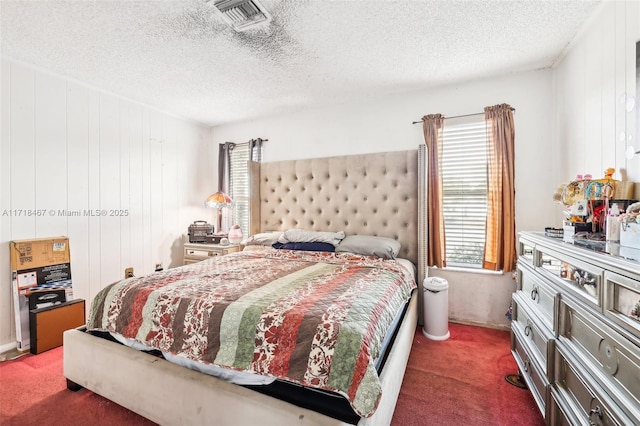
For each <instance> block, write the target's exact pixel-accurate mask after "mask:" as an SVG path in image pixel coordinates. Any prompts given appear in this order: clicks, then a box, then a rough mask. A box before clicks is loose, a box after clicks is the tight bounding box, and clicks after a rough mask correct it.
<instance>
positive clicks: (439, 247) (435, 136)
mask: <svg viewBox="0 0 640 426" xmlns="http://www.w3.org/2000/svg"><path fill="white" fill-rule="evenodd" d="M422 122H423V123H422V130H423V132H424V143H425V144H426V145H427V162H428V167H429V170H428V175H427V176H428V182H427V190H428V194H427V232H428V241H427V253H428V258H427V263H428V266H437V267H438V268H444V267H445V266H446V258H445V250H446V245H445V238H444V237H445V234H444V216H443V213H442V172H441V169H440V156H441V154H442V143H441V142H442V140H441V132H440V129H442V127H443V126H444V116H443V115H442V114H431V115H425V116H424V117H422Z"/></svg>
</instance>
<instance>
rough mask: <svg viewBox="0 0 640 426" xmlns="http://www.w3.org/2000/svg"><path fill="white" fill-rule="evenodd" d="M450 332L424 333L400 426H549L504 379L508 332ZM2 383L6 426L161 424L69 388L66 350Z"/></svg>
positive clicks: (453, 327)
mask: <svg viewBox="0 0 640 426" xmlns="http://www.w3.org/2000/svg"><path fill="white" fill-rule="evenodd" d="M450 332H451V338H450V339H449V340H446V341H443V342H436V341H431V340H428V339H427V338H425V337H423V336H422V334H421V332H420V329H416V335H415V338H414V343H413V349H412V352H411V357H410V359H409V364H408V366H407V372H406V374H405V377H404V382H403V387H402V392H401V394H400V398H399V399H398V405H397V407H396V411H395V415H394V418H393V422H392V424H393V425H394V426H404V425H454V424H455V425H532V426H537V425H543V424H544V422H543V420H542V416H541V415H540V413H539V411H538V409H537V408H536V406H535V403H534V401H533V397H532V396H531V394H530V393H529V391H527V390H522V389H518V388H517V387H515V386H512V385H509V384H508V383H507V382H506V381H505V380H504V376H505V375H506V374H509V373H514V372H516V371H517V370H516V366H515V362H514V360H513V357H512V356H511V354H510V352H509V333H508V332H505V331H497V330H492V329H486V328H480V327H472V326H465V325H458V324H450ZM87 362H91V360H87ZM112 368H113V367H112ZM0 383H1V386H0V424H2V425H3V426H9V425H21V426H24V425H35V424H38V425H42V426H46V425H60V424H65V425H91V426H101V425H105V426H106V425H153V424H154V423H152V422H151V421H149V420H147V419H145V418H143V417H141V416H138V415H137V414H135V413H133V412H131V411H129V410H127V409H125V408H122V407H120V406H119V405H117V404H114V403H113V402H111V401H109V400H106V399H105V398H102V397H100V396H98V395H96V394H94V393H93V392H90V391H88V390H86V389H83V390H81V391H79V392H70V391H68V390H67V389H66V380H65V379H64V377H63V375H62V348H56V349H52V350H50V351H47V352H44V353H42V354H39V355H31V354H28V355H24V356H23V357H21V358H18V359H16V360H12V361H4V362H0Z"/></svg>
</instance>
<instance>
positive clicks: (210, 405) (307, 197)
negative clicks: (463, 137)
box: [63, 148, 424, 425]
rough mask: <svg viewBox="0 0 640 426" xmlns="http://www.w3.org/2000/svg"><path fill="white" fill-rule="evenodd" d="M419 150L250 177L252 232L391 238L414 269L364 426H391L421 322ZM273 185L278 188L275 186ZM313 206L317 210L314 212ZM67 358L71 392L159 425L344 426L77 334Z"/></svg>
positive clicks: (272, 167)
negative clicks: (414, 280)
mask: <svg viewBox="0 0 640 426" xmlns="http://www.w3.org/2000/svg"><path fill="white" fill-rule="evenodd" d="M419 151H420V152H419V153H418V152H417V151H402V152H392V153H382V154H367V155H359V156H348V157H331V158H326V159H313V160H295V161H287V162H278V163H264V164H262V165H260V167H259V169H260V170H258V171H257V173H259V175H254V177H253V178H252V182H253V185H254V186H253V190H252V196H253V197H259V200H260V209H259V211H260V215H256V214H255V212H256V210H255V208H254V207H252V211H253V212H254V215H253V216H252V225H251V226H252V231H253V232H258V231H261V230H273V229H288V228H293V227H299V228H306V229H317V230H328V231H330V230H340V229H342V230H344V231H345V232H346V233H347V234H356V233H358V234H369V235H381V236H389V237H393V238H397V239H398V241H400V242H401V243H402V246H403V249H402V250H403V251H402V252H401V256H402V257H405V258H408V259H409V260H412V261H413V262H414V263H415V264H417V265H418V285H419V289H418V291H416V292H414V294H413V297H412V299H411V301H410V304H409V307H408V310H407V313H406V315H405V317H404V319H403V321H402V322H401V324H400V326H399V329H398V333H397V336H396V339H395V342H394V344H393V347H392V348H391V350H390V352H389V355H388V358H387V360H386V363H385V365H384V368H383V371H382V373H381V375H380V380H381V384H382V389H383V392H382V397H381V400H380V404H379V406H378V409H377V410H376V412H375V413H374V415H373V416H372V417H369V418H363V419H361V420H360V422H359V423H358V424H359V425H388V424H389V423H390V422H391V418H392V417H393V412H394V409H395V405H396V401H397V399H398V395H399V393H400V387H401V385H402V379H403V376H404V372H405V368H406V364H407V360H408V358H409V352H410V351H411V345H412V342H413V337H414V333H415V329H416V325H417V323H418V319H419V311H420V309H419V302H420V301H421V299H422V298H421V294H422V285H421V283H422V280H423V278H424V266H423V265H424V263H423V261H422V260H421V259H423V258H424V250H423V248H422V247H423V244H422V242H423V241H424V238H423V237H424V236H423V235H421V237H419V231H420V232H424V231H423V230H422V229H423V228H422V227H420V226H419V225H418V223H419V222H420V221H419V220H418V218H419V217H424V216H423V212H418V206H419V205H422V203H419V198H420V200H421V199H422V198H421V197H422V195H420V196H419V195H418V193H419V192H422V191H424V188H423V185H422V184H421V183H420V182H422V181H423V176H424V174H423V173H424V166H423V165H424V149H423V148H421V149H420V150H419ZM418 154H420V155H418ZM419 163H420V165H419ZM254 167H256V166H254ZM256 168H257V167H256ZM419 170H421V171H419ZM254 171H255V170H254ZM274 182H278V185H277V189H274V187H271V185H273V184H274ZM365 182H366V183H365ZM363 183H364V184H363ZM354 185H355V188H354ZM257 186H259V188H260V190H259V192H258V191H257V190H256V187H257ZM260 194H262V195H260ZM265 194H267V195H265ZM345 197H346V199H345ZM313 200H316V202H317V203H318V205H321V207H318V208H315V207H313V204H314V201H313ZM310 206H311V207H310ZM284 211H286V212H287V213H286V214H284V213H283V212H284ZM419 243H420V244H419ZM419 246H420V247H419ZM63 354H64V355H63V356H64V375H65V377H66V378H67V385H68V388H69V389H71V390H76V389H79V387H84V388H87V389H89V390H91V391H93V392H95V393H97V394H99V395H101V396H103V397H105V398H107V399H109V400H111V401H114V402H116V403H117V404H119V405H122V406H123V407H126V408H128V409H130V410H132V411H134V412H136V413H138V414H140V415H142V416H144V417H146V418H148V419H150V420H152V421H154V422H156V423H159V424H163V425H206V424H222V425H226V424H234V425H235V424H242V425H258V424H260V425H294V424H298V425H311V424H313V425H339V424H343V423H342V422H341V421H339V420H336V419H334V418H331V417H328V416H326V415H323V414H320V413H317V412H315V411H312V410H308V409H304V408H300V407H297V406H295V405H293V404H290V403H287V402H284V401H281V400H279V399H276V398H274V397H270V396H266V395H263V394H261V393H258V392H255V391H252V390H250V389H247V388H243V387H241V386H237V385H233V384H229V383H227V382H224V381H222V380H219V379H217V378H215V377H212V376H208V375H206V374H203V373H199V372H195V371H192V370H189V369H186V368H184V367H180V366H177V365H174V364H172V363H170V362H168V361H165V360H164V359H161V358H158V357H155V356H153V355H149V354H146V353H144V352H140V351H137V350H134V349H131V348H129V347H126V346H124V345H120V344H118V343H114V342H111V341H108V340H105V339H101V338H97V337H95V336H92V335H90V334H89V333H85V332H83V331H82V330H81V329H77V330H68V331H66V332H65V333H64V348H63Z"/></svg>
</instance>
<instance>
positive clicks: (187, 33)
mask: <svg viewBox="0 0 640 426" xmlns="http://www.w3.org/2000/svg"><path fill="white" fill-rule="evenodd" d="M598 3H599V1H585V0H577V1H572V0H550V1H540V0H526V1H519V0H513V1H507V0H502V1H497V0H486V1H454V0H445V1H436V0H414V1H390V0H386V1H385V0H369V1H367V0H337V1H330V0H277V1H276V0H273V1H270V0H262V4H263V5H264V6H265V7H266V8H267V10H268V11H269V12H270V13H271V14H272V16H273V21H272V22H271V24H270V25H269V26H268V27H266V28H262V29H255V30H250V31H246V32H243V33H237V32H235V31H234V30H232V29H231V28H230V27H228V26H227V25H226V24H225V23H224V22H223V21H222V19H221V18H220V16H219V15H218V14H216V13H215V11H214V10H213V6H212V4H208V3H206V2H205V1H204V0H180V1H162V0H143V1H131V0H122V1H114V0H98V1H86V0H83V1H60V0H50V1H27V0H20V1H10V0H2V1H0V17H1V21H0V25H1V36H2V44H1V49H2V54H3V55H4V56H6V57H9V58H12V59H15V60H19V61H22V62H26V63H28V64H32V65H35V66H37V67H42V68H45V69H48V70H51V71H52V72H54V73H56V74H60V75H63V76H65V77H70V78H73V79H76V80H79V81H82V82H85V83H88V84H90V85H93V86H97V87H99V88H101V89H104V90H107V91H110V92H112V93H115V94H118V95H121V96H125V97H127V98H129V99H132V100H135V101H139V102H142V103H145V104H148V105H150V106H153V107H156V108H159V109H161V110H164V111H168V112H172V113H174V114H176V115H179V116H182V117H185V118H189V119H192V120H196V121H199V122H202V123H205V124H208V125H217V124H222V123H227V122H232V121H238V120H245V119H250V118H255V117H260V116H265V115H273V114H280V113H287V112H292V111H297V110H300V109H303V108H310V107H319V106H325V105H331V104H336V103H342V102H348V101H352V100H354V99H367V98H372V97H379V96H384V95H386V94H390V93H398V92H406V91H411V90H415V89H424V88H428V87H432V86H437V85H442V84H447V83H453V82H457V81H463V80H470V79H474V78H481V77H484V76H488V75H496V74H503V73H509V72H519V71H526V70H533V69H539V68H545V67H549V66H551V65H552V64H553V62H554V60H555V59H556V58H557V57H558V55H560V54H561V52H562V49H563V48H564V47H566V45H567V44H568V43H569V42H570V41H571V40H572V38H573V37H574V36H575V34H576V33H577V31H578V30H579V28H580V26H581V24H582V23H583V22H584V20H585V19H586V18H587V17H588V16H589V15H590V14H591V12H592V11H593V9H594V8H595V7H596V6H597V4H598Z"/></svg>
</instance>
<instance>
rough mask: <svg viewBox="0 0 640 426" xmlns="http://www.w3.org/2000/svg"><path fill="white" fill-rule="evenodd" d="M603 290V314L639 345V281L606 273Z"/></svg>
mask: <svg viewBox="0 0 640 426" xmlns="http://www.w3.org/2000/svg"><path fill="white" fill-rule="evenodd" d="M604 288H605V292H604V314H605V315H606V316H607V317H608V318H609V319H611V320H612V321H613V322H615V323H616V324H617V325H618V326H620V327H621V328H622V329H623V330H624V331H625V332H626V333H628V334H629V338H630V339H631V340H634V341H635V343H636V345H640V281H638V280H635V279H631V278H629V277H626V276H623V275H619V274H616V273H613V272H610V271H606V272H605V274H604Z"/></svg>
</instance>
